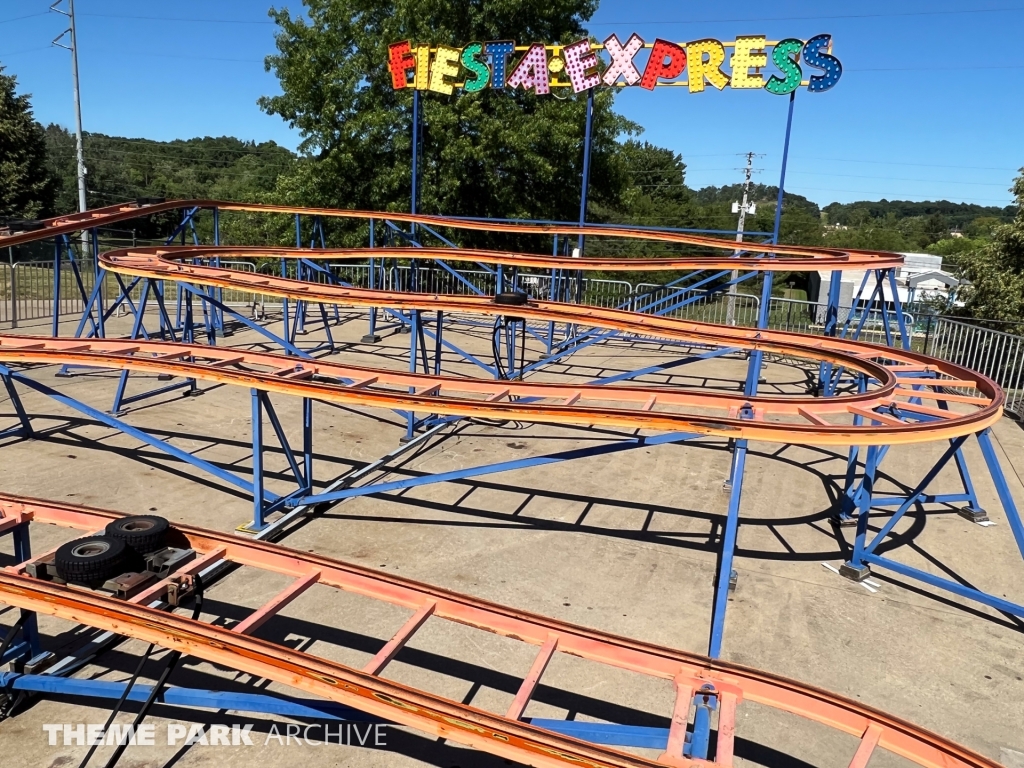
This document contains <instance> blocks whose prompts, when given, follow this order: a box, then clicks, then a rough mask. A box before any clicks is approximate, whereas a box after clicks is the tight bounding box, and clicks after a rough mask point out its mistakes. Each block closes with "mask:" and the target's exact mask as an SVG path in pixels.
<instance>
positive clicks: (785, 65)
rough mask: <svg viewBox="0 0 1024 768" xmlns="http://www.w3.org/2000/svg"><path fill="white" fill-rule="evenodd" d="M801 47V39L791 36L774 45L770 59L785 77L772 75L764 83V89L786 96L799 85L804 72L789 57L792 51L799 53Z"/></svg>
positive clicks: (802, 45) (802, 44)
mask: <svg viewBox="0 0 1024 768" xmlns="http://www.w3.org/2000/svg"><path fill="white" fill-rule="evenodd" d="M803 47H804V43H803V41H802V40H795V39H793V38H790V39H788V40H783V41H781V42H780V43H779V44H778V45H776V46H775V49H774V50H773V51H772V61H774V62H775V66H777V67H778V68H779V69H781V70H782V74H784V75H785V76H786V77H785V79H783V78H781V77H779V76H778V75H772V78H771V80H769V81H768V83H767V84H766V85H765V90H766V91H768V92H769V93H774V94H775V95H776V96H787V95H788V94H790V93H792V92H793V91H795V90H796V89H797V88H799V87H800V83H801V82H802V81H803V79H804V73H803V72H802V71H801V69H800V65H799V64H797V63H796V62H795V61H794V60H793V59H792V58H790V57H791V56H792V55H793V54H794V53H796V54H799V53H800V51H801V50H802V49H803Z"/></svg>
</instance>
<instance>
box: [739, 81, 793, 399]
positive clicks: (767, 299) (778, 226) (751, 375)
mask: <svg viewBox="0 0 1024 768" xmlns="http://www.w3.org/2000/svg"><path fill="white" fill-rule="evenodd" d="M795 104H796V91H793V93H791V94H789V112H788V115H787V117H786V140H785V144H784V145H783V148H782V171H781V173H780V174H779V196H778V199H777V200H776V202H775V225H774V227H773V228H772V245H778V243H779V235H780V232H781V230H782V206H783V203H784V202H785V198H786V170H787V168H788V167H789V145H790V140H791V139H792V137H793V107H794V105H795ZM774 274H775V273H774V272H765V273H764V285H763V286H762V287H761V306H760V307H759V310H760V311H759V312H758V317H757V327H758V328H767V327H768V320H769V316H770V314H771V305H772V283H773V281H774ZM763 361H764V354H763V353H762V352H761V350H759V349H755V350H754V351H753V352H752V353H751V354H750V363H749V365H748V366H747V381H746V385H745V387H744V392H745V393H746V394H747V395H748V396H751V397H752V396H754V395H756V394H757V386H758V383H759V382H760V380H761V366H762V363H763Z"/></svg>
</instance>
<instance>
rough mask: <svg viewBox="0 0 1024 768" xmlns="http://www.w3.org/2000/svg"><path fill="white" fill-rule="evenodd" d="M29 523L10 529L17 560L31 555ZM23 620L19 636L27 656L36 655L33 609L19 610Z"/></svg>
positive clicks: (23, 559) (37, 646) (36, 639)
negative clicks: (27, 649)
mask: <svg viewBox="0 0 1024 768" xmlns="http://www.w3.org/2000/svg"><path fill="white" fill-rule="evenodd" d="M28 527H29V523H22V524H21V525H18V526H15V528H14V529H13V530H12V531H11V534H12V538H13V543H14V558H15V560H16V561H17V562H19V563H23V562H25V561H26V560H29V559H30V558H31V557H32V544H31V540H30V539H29V531H28ZM21 615H22V616H23V617H24V621H23V623H22V625H21V636H22V638H24V641H25V642H26V643H28V647H29V658H31V657H33V656H36V655H37V654H38V653H39V651H40V647H39V625H38V622H37V620H36V614H35V612H34V611H26V610H24V609H22V610H21Z"/></svg>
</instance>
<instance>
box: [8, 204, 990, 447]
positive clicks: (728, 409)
mask: <svg viewBox="0 0 1024 768" xmlns="http://www.w3.org/2000/svg"><path fill="white" fill-rule="evenodd" d="M181 208H188V209H192V208H218V209H220V210H233V211H248V212H263V213H291V214H305V215H315V216H323V217H333V218H348V219H357V220H368V219H373V218H382V217H384V218H387V219H392V220H396V221H401V222H407V223H419V224H427V225H433V226H441V227H453V228H458V229H470V230H480V231H488V232H514V233H519V234H551V233H564V232H566V231H571V232H573V233H575V234H588V235H601V236H610V237H619V238H628V239H639V240H652V241H656V242H665V243H675V244H684V245H688V246H696V247H701V248H708V249H711V250H713V251H719V252H723V251H724V254H723V255H719V256H685V257H677V256H672V257H660V258H645V259H631V258H627V259H622V258H593V257H587V258H581V259H572V258H563V257H552V256H537V255H530V254H520V253H508V252H498V251H486V250H479V249H424V248H384V249H359V248H357V249H343V250H337V249H335V250H331V249H323V250H305V249H285V248H245V247H201V246H196V247H173V248H172V247H163V248H161V247H153V248H130V249H122V250H116V251H109V252H106V253H103V254H100V262H101V264H102V266H103V267H104V268H105V269H107V270H110V271H113V272H117V273H121V274H127V275H133V276H137V277H142V278H148V279H153V280H175V281H184V282H189V283H193V284H197V285H203V286H212V287H220V288H225V289H235V290H243V291H252V292H254V293H260V294H264V295H273V296H280V297H286V298H290V299H294V300H297V301H306V302H318V303H324V304H335V305H343V306H349V307H388V308H391V309H394V310H399V311H401V310H443V311H444V312H446V313H451V312H456V313H468V314H478V315H479V314H483V315H489V316H502V315H507V314H509V313H514V314H515V315H516V316H517V317H524V318H527V319H530V320H535V321H542V322H558V323H571V324H577V325H580V326H585V327H588V328H596V329H602V330H605V331H610V332H621V333H627V334H636V335H642V336H645V337H653V338H656V339H664V340H670V341H676V342H684V343H689V344H694V345H707V346H717V347H724V348H732V349H736V350H738V351H753V350H758V351H761V352H770V353H775V354H778V355H782V356H784V357H786V358H789V359H792V360H795V361H799V362H803V363H809V364H819V363H827V364H830V365H833V366H840V367H842V368H844V369H845V370H848V371H852V372H855V373H860V374H863V381H864V382H865V388H866V390H867V391H866V392H865V393H863V394H859V395H845V396H840V397H835V398H814V397H810V396H806V397H797V396H794V397H764V396H755V397H745V396H743V395H742V394H730V393H724V392H723V393H717V392H714V393H709V392H707V391H706V390H698V391H692V390H684V391H679V390H670V389H665V388H658V389H654V388H645V387H632V386H630V387H597V386H587V385H582V386H570V387H561V388H559V387H554V386H551V385H539V384H533V383H515V384H508V383H507V382H479V381H477V380H467V379H454V378H447V377H430V376H416V375H415V374H411V375H398V374H395V373H394V372H391V371H386V370H377V369H365V368H364V369H356V368H352V367H350V366H338V365H332V364H327V363H316V364H312V363H309V364H303V366H300V368H299V369H298V370H296V369H295V366H294V364H292V365H291V366H289V363H288V362H286V361H285V360H284V359H282V358H275V357H274V356H261V355H251V354H250V355H238V354H237V353H234V354H233V355H232V354H228V355H226V356H225V355H224V354H223V353H221V352H219V351H202V352H200V351H198V349H196V348H185V347H181V346H174V345H171V346H162V345H160V344H155V345H154V343H152V342H135V341H132V342H130V343H120V342H102V343H100V342H90V343H88V344H85V345H82V344H71V345H68V344H66V343H65V342H63V341H58V340H55V339H54V340H49V341H48V340H46V339H32V340H31V342H26V341H25V340H24V338H25V337H20V338H21V339H22V340H20V341H19V340H18V339H16V338H15V337H11V338H9V339H3V340H2V341H0V344H2V346H0V359H2V360H5V361H18V360H20V361H26V362H46V363H61V364H63V363H81V362H87V363H93V364H102V365H107V366H111V367H115V368H122V369H145V370H151V371H158V372H160V373H166V374H171V375H189V376H193V377H195V378H201V379H207V380H211V379H212V380H215V381H227V382H231V383H237V384H245V385H247V386H257V387H259V388H265V389H267V390H275V391H288V392H291V393H293V394H306V395H309V394H314V393H315V396H318V397H322V398H323V399H331V400H336V401H342V402H346V403H350V404H363V405H371V406H382V407H402V408H411V409H417V410H422V411H424V412H427V413H438V414H446V415H456V416H488V417H496V418H515V419H520V420H524V421H541V422H554V423H572V424H584V425H588V424H603V425H609V426H618V427H627V428H649V429H660V430H678V429H684V430H688V431H693V432H697V433H701V434H707V435H717V436H723V437H733V438H752V439H759V440H767V441H772V442H781V443H804V444H814V445H871V444H900V443H919V442H929V441H934V440H942V439H949V438H954V437H959V436H963V435H967V434H971V433H975V432H978V431H980V430H982V429H984V428H986V427H988V426H990V425H991V424H993V423H994V422H996V421H998V419H999V418H1000V416H1001V413H1002V405H1003V402H1004V394H1003V392H1002V390H1001V389H1000V388H999V387H998V386H997V385H996V384H995V382H993V381H992V380H991V379H988V378H987V377H984V376H981V375H980V374H977V373H974V372H972V371H970V370H968V369H965V368H962V367H960V366H957V365H954V364H952V363H947V362H944V361H941V360H937V359H934V358H930V357H926V356H924V355H919V354H916V353H914V352H910V351H905V350H895V349H891V348H888V347H884V346H880V345H873V344H868V343H863V342H855V341H849V340H844V339H838V338H833V337H824V336H810V335H805V334H797V333H789V332H781V331H769V330H764V329H749V328H743V327H729V326H720V325H711V324H705V323H697V322H691V321H684V320H678V319H672V318H666V317H660V316H656V315H648V314H641V313H637V312H628V311H624V310H616V309H603V308H597V307H587V306H580V305H575V304H565V303H559V302H553V301H541V300H531V301H530V302H529V303H528V304H527V305H526V306H516V307H514V308H510V307H508V306H505V305H499V304H496V303H494V301H493V300H492V299H491V298H490V297H487V296H458V295H432V294H417V293H399V292H392V291H379V290H368V289H359V288H349V287H342V286H338V285H324V284H316V283H309V282H304V281H299V280H291V279H287V278H278V277H273V276H266V275H261V274H256V273H245V272H239V271H234V270H227V269H221V268H218V267H215V266H211V265H210V264H211V262H212V261H213V260H214V259H217V258H220V259H227V258H232V257H234V258H239V257H242V258H252V257H259V256H263V257H274V258H293V259H299V258H319V259H323V258H332V259H356V258H366V257H368V256H373V257H375V258H386V259H400V258H420V259H425V258H436V259H447V260H458V261H476V262H483V263H489V264H495V265H505V266H519V267H534V268H537V267H541V268H554V269H568V270H611V271H614V270H623V269H626V270H630V271H637V270H639V271H664V270H683V269H706V268H729V269H732V268H741V267H742V268H750V269H755V270H761V271H765V270H767V271H774V270H817V269H834V270H844V269H857V268H859V269H883V268H890V267H893V266H897V265H899V264H901V263H902V257H901V256H899V255H898V254H888V253H868V252H862V251H840V250H829V249H813V248H800V247H794V246H782V245H778V246H770V248H771V256H764V257H751V256H744V255H737V252H736V250H735V248H736V244H735V243H734V242H729V241H725V240H722V239H718V238H709V237H698V236H694V235H689V234H684V233H678V232H666V231H657V230H646V229H642V228H629V227H599V226H583V227H572V228H569V229H568V230H567V228H566V226H565V225H548V224H529V223H506V222H494V221H474V220H466V219H456V218H450V217H440V216H423V215H409V214H392V213H374V212H367V211H344V210H331V209H316V208H308V209H307V208H295V207H289V206H270V205H255V204H239V203H229V202H223V201H215V200H194V201H181V200H178V201H167V202H161V203H156V204H153V205H143V206H138V205H132V204H124V205H118V206H110V207H108V208H101V209H98V210H95V211H89V212H86V213H83V214H76V215H73V216H67V217H59V218H56V219H50V220H47V221H45V222H42V226H41V228H40V229H37V230H35V231H32V232H25V233H14V234H9V235H8V236H6V237H4V236H2V235H0V245H14V244H18V243H21V242H28V241H30V240H39V239H42V238H45V237H50V236H54V235H59V234H66V233H68V232H72V231H78V230H81V229H83V228H90V227H98V226H105V225H109V224H112V223H116V222H118V221H123V220H127V219H131V218H138V217H140V216H146V215H151V214H154V213H159V212H163V211H169V210H177V209H181ZM232 356H234V357H236V358H237V359H235V360H232V359H231V358H232ZM275 366H276V367H275ZM346 371H348V375H346ZM317 377H322V378H326V379H328V381H326V382H324V381H319V382H318V381H309V379H310V378H317ZM285 381H287V383H284V382H285ZM388 385H393V386H392V388H391V389H390V390H389V388H388ZM394 386H403V387H413V390H414V391H413V393H412V394H409V393H408V392H407V391H406V392H404V393H402V392H397V391H395V390H394V388H393V387H394ZM481 400H482V402H481ZM552 400H554V401H555V402H552ZM596 402H600V403H602V405H594V404H593V403H596ZM926 403H927V404H926ZM950 404H956V408H957V410H952V409H951V408H950ZM748 406H749V407H748ZM741 411H744V415H749V414H748V412H750V413H752V414H753V419H749V418H740V417H739V416H740V413H741ZM850 416H852V417H858V418H857V419H856V420H857V421H862V420H864V419H867V422H866V423H865V424H863V425H858V426H854V425H852V424H847V423H842V422H845V421H846V420H847V418H848V417H850ZM837 418H839V420H840V422H841V423H836V419H837Z"/></svg>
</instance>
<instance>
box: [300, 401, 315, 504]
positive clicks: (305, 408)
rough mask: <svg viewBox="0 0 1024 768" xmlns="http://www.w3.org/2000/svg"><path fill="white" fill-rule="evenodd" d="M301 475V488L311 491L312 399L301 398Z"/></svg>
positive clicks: (307, 491)
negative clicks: (302, 480)
mask: <svg viewBox="0 0 1024 768" xmlns="http://www.w3.org/2000/svg"><path fill="white" fill-rule="evenodd" d="M302 476H303V479H304V480H305V482H304V483H303V486H302V487H303V490H304V491H305V492H306V493H312V492H313V400H312V399H311V398H308V397H304V398H302Z"/></svg>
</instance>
